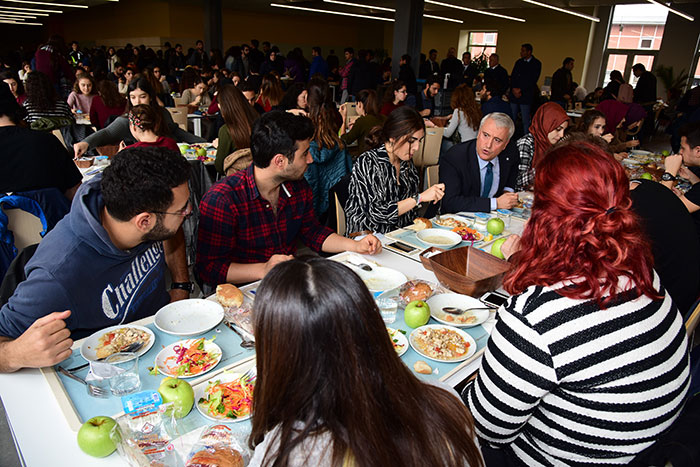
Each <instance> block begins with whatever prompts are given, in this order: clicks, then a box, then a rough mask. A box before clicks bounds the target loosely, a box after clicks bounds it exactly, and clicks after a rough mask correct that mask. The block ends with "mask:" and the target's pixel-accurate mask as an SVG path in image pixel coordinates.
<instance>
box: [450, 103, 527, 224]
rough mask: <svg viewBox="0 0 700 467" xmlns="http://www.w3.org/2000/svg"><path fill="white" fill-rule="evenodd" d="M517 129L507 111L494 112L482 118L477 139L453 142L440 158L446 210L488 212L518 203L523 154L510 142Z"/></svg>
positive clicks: (507, 207) (451, 211)
mask: <svg viewBox="0 0 700 467" xmlns="http://www.w3.org/2000/svg"><path fill="white" fill-rule="evenodd" d="M514 131H515V126H514V125H513V120H511V118H510V117H509V116H508V115H506V114H502V113H498V112H496V113H491V114H489V115H488V116H487V117H485V118H484V119H483V120H482V121H481V125H480V126H479V133H478V134H477V136H476V139H474V140H471V141H467V142H465V143H461V144H458V145H456V146H453V147H452V149H450V150H449V151H448V152H447V154H445V155H444V156H443V157H441V158H440V182H441V183H444V184H445V196H444V197H443V198H442V209H441V211H442V212H443V213H454V212H461V211H468V212H489V211H492V210H495V209H501V208H503V209H510V208H512V207H513V206H515V205H516V203H517V202H518V195H517V194H516V193H514V187H515V181H516V178H517V176H518V163H519V162H520V156H519V155H518V149H517V147H516V146H515V144H513V143H510V139H511V138H512V137H513V132H514Z"/></svg>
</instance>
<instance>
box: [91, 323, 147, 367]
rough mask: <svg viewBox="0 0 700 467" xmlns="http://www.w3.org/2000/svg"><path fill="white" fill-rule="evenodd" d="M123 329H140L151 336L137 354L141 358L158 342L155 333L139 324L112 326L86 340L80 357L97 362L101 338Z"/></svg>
mask: <svg viewBox="0 0 700 467" xmlns="http://www.w3.org/2000/svg"><path fill="white" fill-rule="evenodd" d="M121 328H134V329H139V330H141V331H144V332H146V333H148V335H149V336H150V338H149V340H148V342H146V344H145V345H144V346H143V347H141V349H140V350H139V351H138V352H136V355H137V356H139V357H140V356H141V355H143V354H145V353H146V352H148V351H149V350H150V349H151V347H153V344H154V343H155V341H156V336H155V334H153V331H151V330H150V329H148V328H147V327H144V326H139V325H138V324H120V325H118V326H111V327H108V328H105V329H102V330H101V331H97V332H96V333H94V334H93V335H91V336H90V337H88V338H87V339H85V341H84V342H83V345H81V346H80V355H82V356H83V358H84V359H85V360H88V361H90V362H94V361H97V348H98V347H99V346H100V337H102V336H104V335H105V334H107V333H108V332H110V331H114V330H115V329H121Z"/></svg>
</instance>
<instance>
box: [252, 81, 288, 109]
mask: <svg viewBox="0 0 700 467" xmlns="http://www.w3.org/2000/svg"><path fill="white" fill-rule="evenodd" d="M283 97H284V91H282V85H281V84H280V81H279V78H278V77H277V76H275V75H273V74H272V73H268V74H266V75H263V77H262V84H261V86H260V96H259V97H258V100H257V101H256V103H257V104H259V105H260V106H261V107H262V108H263V109H265V112H269V111H270V110H272V107H274V106H276V105H279V103H280V102H281V101H282V98H283Z"/></svg>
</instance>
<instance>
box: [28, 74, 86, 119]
mask: <svg viewBox="0 0 700 467" xmlns="http://www.w3.org/2000/svg"><path fill="white" fill-rule="evenodd" d="M25 90H26V92H27V99H26V100H25V101H24V103H23V104H22V105H23V106H24V108H25V109H26V110H27V116H26V117H25V119H24V120H25V121H26V122H27V123H29V124H31V123H32V122H34V121H36V120H39V119H40V118H63V119H67V121H68V120H70V121H71V122H75V117H74V116H73V112H71V110H70V107H68V104H67V103H66V101H64V100H63V99H62V98H61V97H59V96H58V95H57V94H56V89H55V88H54V86H53V85H52V84H51V81H50V80H49V77H48V76H46V75H45V74H44V73H42V72H40V71H32V72H31V73H29V74H28V75H27V82H26V84H25Z"/></svg>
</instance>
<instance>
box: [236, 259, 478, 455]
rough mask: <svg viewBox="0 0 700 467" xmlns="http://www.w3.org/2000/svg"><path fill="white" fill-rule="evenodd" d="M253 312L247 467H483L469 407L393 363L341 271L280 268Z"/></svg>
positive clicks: (364, 295)
mask: <svg viewBox="0 0 700 467" xmlns="http://www.w3.org/2000/svg"><path fill="white" fill-rule="evenodd" d="M341 284H342V286H340V285H341ZM255 303H256V311H255V345H256V353H257V363H256V365H257V375H258V380H257V384H256V386H255V397H254V398H253V418H252V425H253V428H252V433H251V436H250V443H251V446H252V447H255V453H254V454H253V458H252V459H251V461H250V464H249V466H251V467H260V466H263V465H275V464H276V463H281V464H284V465H290V466H302V465H308V466H316V467H330V466H341V465H346V466H351V465H352V466H355V465H357V466H359V465H363V466H390V465H397V466H399V465H400V466H433V467H466V466H471V467H480V466H482V465H483V460H482V459H481V454H480V452H479V448H478V446H477V445H476V442H475V439H474V430H473V426H472V421H471V416H470V415H469V412H468V411H467V410H466V407H464V406H463V405H462V403H460V401H459V400H458V399H457V398H456V395H455V393H454V391H453V390H452V389H451V388H449V387H447V386H445V385H443V384H441V383H434V384H431V383H427V382H424V381H422V380H421V379H420V378H418V377H416V375H415V374H413V372H412V371H411V370H410V369H408V368H407V367H406V365H405V364H404V363H403V362H402V361H401V359H400V358H399V357H397V356H396V352H395V351H394V349H393V345H392V342H391V340H390V339H388V338H387V333H386V328H385V326H384V322H383V321H382V319H381V316H380V314H379V310H378V309H377V306H376V305H375V303H374V300H373V298H372V295H371V294H370V293H369V292H368V290H367V287H365V285H364V284H363V283H362V281H361V280H360V278H359V277H358V276H357V275H356V274H354V273H353V272H352V271H351V270H350V269H349V268H348V267H347V266H344V265H342V264H339V263H337V262H335V261H331V260H327V259H321V258H314V259H307V260H301V259H293V260H291V261H288V262H286V263H283V264H280V265H278V266H277V267H275V268H274V269H273V270H272V271H270V273H269V274H268V275H267V276H266V277H265V279H263V281H262V283H261V284H260V287H259V288H258V290H257V294H256V299H255ZM280 329H283V330H284V331H285V332H284V333H281V332H280ZM331 345H332V346H334V347H335V348H343V349H352V352H337V351H334V350H326V349H330V347H329V346H331ZM358 401H362V402H361V403H359V402H358ZM370 446H371V448H370Z"/></svg>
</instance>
